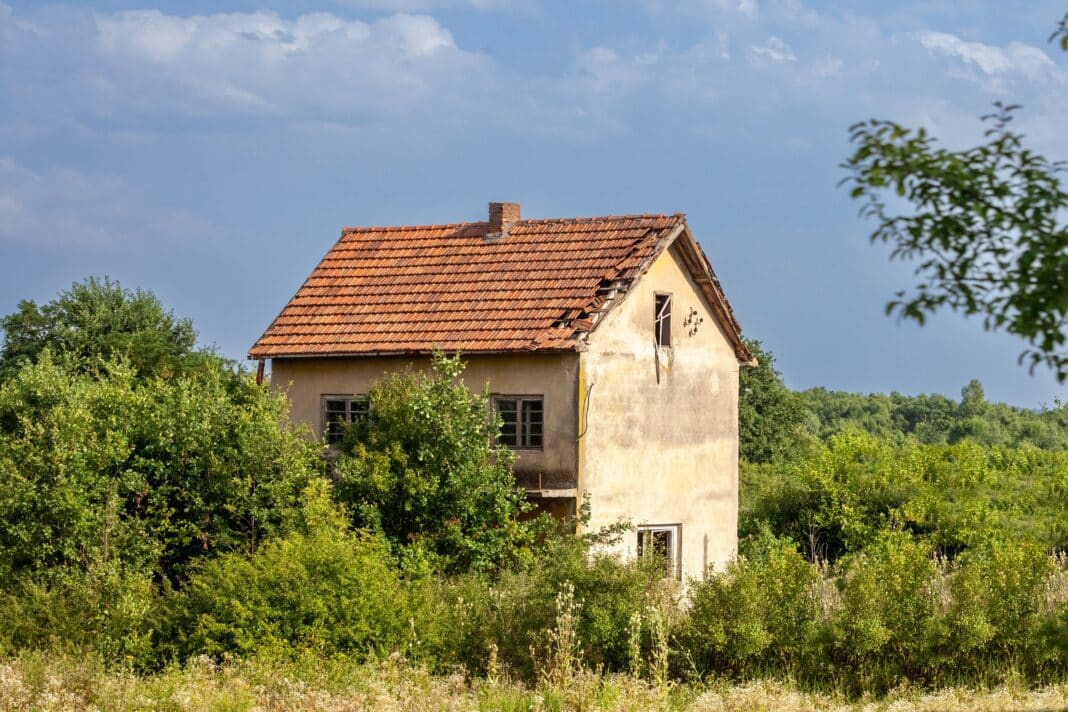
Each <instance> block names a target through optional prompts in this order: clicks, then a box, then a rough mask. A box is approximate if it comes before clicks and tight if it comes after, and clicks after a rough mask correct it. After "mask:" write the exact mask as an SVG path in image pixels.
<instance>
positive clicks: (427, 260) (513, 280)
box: [249, 214, 751, 361]
mask: <svg viewBox="0 0 1068 712" xmlns="http://www.w3.org/2000/svg"><path fill="white" fill-rule="evenodd" d="M491 232H492V229H491V227H490V225H489V223H486V222H475V223H460V224H454V225H423V226H415V227H369V228H345V229H344V230H343V231H342V234H341V239H340V240H338V242H337V243H336V244H335V245H334V246H333V247H332V248H331V249H330V251H329V252H328V253H327V254H326V256H325V257H324V258H323V259H322V261H321V262H320V263H319V265H318V266H317V267H316V268H315V270H314V271H313V272H312V273H311V275H310V276H309V277H308V279H307V280H306V281H305V282H304V284H303V285H302V286H301V288H300V289H299V290H298V291H297V293H296V295H295V296H294V297H293V298H292V299H291V300H290V302H289V304H287V305H286V307H285V308H284V309H283V310H282V312H281V314H279V315H278V317H276V318H275V320H274V322H273V323H272V324H271V325H270V327H268V329H267V331H266V332H264V334H263V336H261V337H260V339H259V340H258V341H257V342H256V344H255V345H254V346H253V347H252V349H251V350H250V351H249V358H252V359H263V358H275V357H283V356H341V355H361V354H362V355H369V354H409V353H425V352H428V351H431V350H432V349H434V348H441V349H444V350H446V351H457V350H459V351H462V352H465V353H477V352H482V353H485V352H502V351H531V350H574V349H577V348H580V347H581V344H582V342H583V339H584V337H585V335H586V334H587V333H588V332H589V331H591V330H592V329H593V328H594V327H595V325H596V323H597V321H598V320H599V318H600V316H601V315H602V314H603V313H604V312H605V311H606V310H607V308H608V307H609V306H610V303H611V301H612V299H613V297H615V296H617V295H619V294H620V293H622V292H625V291H626V289H627V287H629V285H630V284H631V283H632V282H633V281H634V280H635V279H636V278H637V277H639V276H640V275H641V274H642V273H644V271H645V269H647V268H648V266H649V264H651V262H652V260H653V259H654V258H655V257H656V256H657V255H658V254H660V252H662V251H663V250H664V249H666V247H667V246H668V244H669V243H670V242H672V241H673V240H675V239H676V238H677V237H678V236H679V235H683V236H684V237H685V239H686V242H687V243H690V245H691V248H690V250H689V251H690V252H693V250H694V249H696V252H697V254H698V255H699V259H694V260H693V261H694V263H695V264H696V263H697V262H703V263H704V265H705V266H707V260H705V259H704V255H703V254H701V253H700V248H699V247H697V243H696V242H694V241H693V239H692V237H691V236H689V231H688V229H686V226H685V217H684V216H683V215H682V214H675V215H623V216H611V217H601V218H572V219H562V220H521V221H519V222H516V223H513V224H512V225H511V226H510V227H509V228H507V233H506V235H505V236H503V237H502V238H501V239H500V240H498V241H496V242H493V241H491V240H492V237H491V239H490V240H487V234H488V233H491ZM691 269H693V268H692V267H691ZM707 275H708V277H710V280H706V287H705V288H706V291H708V293H709V294H710V295H711V296H712V297H714V298H716V299H719V300H721V302H722V309H721V310H722V312H723V316H722V317H721V319H722V320H723V321H724V326H725V331H727V332H728V334H729V336H733V338H732V339H731V340H732V341H733V342H736V343H735V350H736V351H737V352H738V354H739V358H740V359H742V360H743V361H748V360H750V359H751V356H749V355H748V350H746V349H745V347H744V344H741V342H740V338H739V337H738V325H737V322H736V321H735V320H734V317H733V315H732V314H731V312H730V307H729V305H727V303H726V299H725V298H723V297H722V291H721V290H720V289H719V284H718V282H717V281H716V280H715V276H714V275H712V273H711V269H710V268H709V269H708V270H707ZM697 281H698V283H699V284H701V280H700V279H698V280H697ZM739 347H740V350H739Z"/></svg>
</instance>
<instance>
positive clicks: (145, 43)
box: [0, 10, 491, 119]
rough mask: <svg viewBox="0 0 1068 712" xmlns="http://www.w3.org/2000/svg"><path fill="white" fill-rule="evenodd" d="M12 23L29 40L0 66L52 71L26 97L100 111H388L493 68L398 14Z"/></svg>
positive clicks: (439, 94) (154, 16)
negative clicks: (32, 29)
mask: <svg viewBox="0 0 1068 712" xmlns="http://www.w3.org/2000/svg"><path fill="white" fill-rule="evenodd" d="M9 14H10V13H9ZM13 17H15V19H16V20H18V18H17V16H13ZM71 18H73V19H71ZM10 24H11V23H10V22H9V23H8V24H7V25H4V27H7V26H8V25H10ZM23 24H25V23H23ZM11 26H13V27H15V30H13V31H14V32H19V33H20V37H21V38H22V39H24V40H26V41H25V42H21V43H18V46H17V47H16V46H12V47H9V48H4V47H0V53H3V52H4V51H5V49H6V54H7V57H6V58H4V57H0V63H7V64H8V65H9V66H12V67H14V66H18V65H22V66H38V67H41V69H39V70H38V71H40V72H42V73H43V72H45V71H48V70H51V75H50V76H49V77H48V80H49V81H46V82H40V85H41V86H39V91H37V92H36V93H35V95H34V97H33V98H34V99H36V100H38V101H41V102H42V104H48V105H51V106H58V107H63V110H68V109H69V110H71V111H74V110H82V111H84V110H89V111H90V112H91V113H94V114H97V115H106V116H118V115H122V116H129V115H130V113H131V112H133V113H148V114H153V113H163V114H167V115H179V116H182V115H184V116H213V117H214V116H220V115H225V114H230V113H238V114H259V115H267V116H275V117H282V118H293V117H296V118H314V119H321V118H327V117H330V118H339V117H342V116H349V117H357V118H359V117H367V116H374V115H386V116H388V115H393V114H396V113H399V112H406V111H410V110H411V109H412V107H413V105H414V104H415V103H417V102H420V101H434V100H440V101H444V102H446V103H448V102H450V101H453V100H454V99H455V92H450V91H449V89H450V88H454V87H456V86H457V85H459V84H462V83H467V84H470V83H472V81H473V80H474V81H475V82H476V83H477V80H478V79H479V78H480V77H484V76H485V75H486V74H487V73H488V72H489V71H490V69H491V63H490V62H489V60H488V59H487V58H486V57H485V56H483V55H480V54H477V53H473V52H467V51H464V50H462V49H460V48H459V47H457V45H456V41H455V39H454V38H453V36H452V34H451V33H450V32H449V31H448V29H446V28H445V27H443V26H442V25H440V24H439V23H438V22H437V21H436V20H435V19H434V18H432V17H429V16H426V15H411V14H404V13H399V14H394V15H390V16H387V17H384V18H381V19H379V20H377V21H374V22H361V21H356V20H347V19H343V18H340V17H338V16H336V15H333V14H330V13H310V14H305V15H301V16H299V17H296V18H294V19H287V18H283V17H281V16H280V15H278V14H277V13H275V12H273V11H260V12H251V13H223V14H216V15H193V16H177V15H169V14H166V13H163V12H160V11H159V10H131V11H123V12H116V13H108V14H91V15H85V14H84V13H83V14H81V15H76V14H75V12H74V11H70V12H69V13H68V16H67V19H66V21H65V22H60V21H55V22H54V25H53V26H51V27H49V28H48V29H49V32H50V33H51V35H52V36H51V37H50V38H49V39H48V41H47V42H46V41H38V42H34V41H33V38H32V37H30V35H29V34H28V33H27V32H25V31H24V30H22V29H19V26H18V24H17V22H16V24H15V25H11ZM56 47H63V48H64V51H63V53H62V54H58V53H56V52H55V48H56ZM5 59H6V62H5ZM42 60H43V61H42ZM2 77H3V70H2V69H0V78H2ZM16 80H17V81H19V82H20V83H23V82H22V80H21V78H16ZM49 91H51V92H52V94H50V95H49V94H48V92H49ZM79 103H80V105H79ZM72 104H73V105H75V106H74V108H69V107H70V106H71V105H72Z"/></svg>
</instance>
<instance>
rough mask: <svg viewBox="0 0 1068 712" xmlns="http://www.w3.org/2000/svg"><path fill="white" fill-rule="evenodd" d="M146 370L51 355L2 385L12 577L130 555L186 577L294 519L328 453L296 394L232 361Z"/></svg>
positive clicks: (5, 524) (4, 543) (2, 527)
mask: <svg viewBox="0 0 1068 712" xmlns="http://www.w3.org/2000/svg"><path fill="white" fill-rule="evenodd" d="M135 376H136V374H135V373H134V371H133V370H132V369H131V368H129V367H127V366H126V365H124V364H121V363H109V364H106V365H105V366H104V367H103V368H102V370H100V371H97V372H94V373H91V374H86V373H81V372H78V371H71V370H68V369H67V368H66V367H64V366H61V365H59V364H57V363H56V362H54V361H53V360H52V358H51V357H50V355H49V354H48V352H47V351H46V352H44V353H43V354H42V355H41V356H40V357H39V358H38V361H37V363H35V364H32V365H28V366H26V367H24V368H22V369H21V370H20V371H18V372H17V373H15V374H14V375H13V376H12V377H11V378H10V379H9V380H7V381H5V382H3V383H2V384H0V492H2V493H3V494H2V495H0V577H4V576H8V575H10V576H16V575H21V574H22V573H27V572H28V573H33V572H36V571H44V570H46V569H50V568H53V567H74V568H81V569H85V570H88V569H90V568H92V567H93V566H95V565H98V564H99V565H104V564H107V563H108V562H110V561H112V560H113V559H116V560H119V561H121V562H122V564H123V565H124V566H126V567H127V568H129V569H131V570H137V571H142V572H145V573H150V574H155V575H162V576H165V577H168V578H171V579H172V580H177V579H179V578H180V577H181V576H182V575H183V572H184V569H185V567H186V566H187V564H188V563H189V562H190V561H192V560H194V559H196V558H199V557H202V556H204V555H212V554H214V553H216V552H226V551H246V552H250V551H254V550H255V549H256V547H257V546H258V545H259V542H260V541H261V540H262V539H263V538H264V537H265V536H269V535H271V534H273V533H276V532H280V531H284V530H285V529H286V528H287V526H288V525H289V523H290V522H291V521H292V518H293V517H294V516H295V512H296V511H297V503H298V498H299V493H300V490H301V488H302V487H303V486H304V485H305V484H306V483H307V482H308V480H309V478H311V477H313V476H314V475H315V474H316V472H317V468H318V467H319V461H318V458H317V456H316V452H315V448H314V447H313V446H312V445H311V444H310V443H309V442H308V441H306V440H305V439H304V438H303V437H302V435H301V433H300V432H299V431H298V430H296V429H294V428H293V426H291V425H290V424H289V422H288V417H287V408H288V405H287V402H286V400H285V398H284V397H283V396H281V395H278V394H275V393H272V392H271V391H269V390H268V389H265V388H261V387H258V386H256V385H255V384H253V383H252V382H251V381H250V380H249V379H247V378H244V379H236V380H235V377H234V375H233V374H232V373H229V372H226V371H224V370H220V369H211V370H204V371H197V372H194V373H190V374H188V375H184V376H180V377H174V378H148V379H145V380H139V379H138V378H136V377H135Z"/></svg>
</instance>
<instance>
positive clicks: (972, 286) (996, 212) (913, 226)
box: [843, 104, 1068, 382]
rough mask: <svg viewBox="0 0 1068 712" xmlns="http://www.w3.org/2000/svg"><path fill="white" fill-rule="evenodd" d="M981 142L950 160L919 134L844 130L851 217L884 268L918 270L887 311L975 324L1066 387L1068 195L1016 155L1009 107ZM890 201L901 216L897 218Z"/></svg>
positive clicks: (1018, 147)
mask: <svg viewBox="0 0 1068 712" xmlns="http://www.w3.org/2000/svg"><path fill="white" fill-rule="evenodd" d="M997 108H998V111H997V113H995V114H993V115H991V116H989V117H986V118H987V119H989V120H992V121H993V124H992V126H991V127H990V128H989V129H988V130H987V132H986V139H987V140H986V141H985V142H984V143H981V144H979V145H978V146H975V147H972V148H967V149H963V150H960V151H951V150H948V149H945V148H940V147H938V146H936V144H935V140H934V138H932V137H931V136H929V135H928V134H927V132H926V131H925V130H924V129H922V128H921V129H918V130H916V131H913V130H910V129H907V128H905V127H903V126H901V125H900V124H897V123H894V122H892V121H882V120H878V119H872V120H870V121H867V122H864V123H858V124H855V125H854V126H853V127H852V128H851V130H850V134H851V139H852V141H853V143H854V144H855V145H856V150H855V151H854V153H853V155H852V156H851V157H850V158H849V159H848V160H847V161H846V162H845V163H844V164H843V167H844V168H846V169H847V170H848V171H849V176H848V177H847V178H846V179H845V182H846V183H847V184H848V185H849V186H851V193H850V194H851V196H852V197H853V198H856V199H859V200H863V201H865V205H864V207H863V208H862V209H861V214H862V215H864V216H865V217H870V218H874V219H875V220H876V221H877V222H878V225H877V227H876V228H875V231H874V232H872V234H871V240H872V241H873V242H877V241H878V242H886V243H890V244H891V245H892V246H893V250H892V252H891V258H892V259H901V260H918V261H919V264H918V265H917V267H916V271H915V273H916V275H917V276H918V277H920V282H919V283H918V284H917V285H916V286H915V288H914V289H913V291H912V293H906V291H905V290H902V291H900V292H898V294H897V299H895V300H894V301H891V302H890V303H889V304H887V313H888V314H889V313H897V314H898V315H899V316H900V317H903V318H906V319H912V320H915V321H917V322H919V323H920V324H923V323H924V321H925V320H926V318H927V316H928V315H929V314H932V313H934V312H936V311H938V310H939V309H941V308H943V307H946V308H949V309H951V310H954V311H958V312H961V313H963V314H965V315H969V316H971V315H978V316H981V317H982V318H983V324H984V326H985V328H987V329H1004V330H1006V331H1008V332H1009V333H1011V334H1015V335H1017V336H1019V337H1021V338H1023V339H1025V340H1026V341H1027V342H1028V343H1029V344H1030V347H1029V348H1028V349H1027V350H1025V351H1024V352H1023V353H1022V354H1021V356H1020V359H1021V361H1023V360H1029V361H1030V363H1031V368H1032V370H1033V369H1034V367H1035V366H1037V365H1039V364H1043V363H1044V364H1046V365H1048V366H1049V367H1050V368H1052V369H1053V370H1054V371H1055V373H1056V375H1057V379H1058V380H1059V381H1062V382H1063V381H1064V380H1065V379H1066V378H1068V350H1066V349H1065V344H1066V339H1068V337H1066V332H1068V224H1066V223H1065V222H1064V220H1063V211H1064V210H1065V209H1066V208H1068V193H1066V192H1065V191H1064V190H1063V189H1062V188H1061V185H1060V182H1059V181H1058V179H1057V173H1058V172H1060V171H1061V170H1063V168H1064V166H1063V164H1060V163H1054V162H1052V161H1049V160H1048V159H1046V158H1045V157H1043V156H1041V155H1039V154H1038V153H1035V152H1034V151H1032V150H1030V149H1028V148H1026V147H1024V145H1023V137H1022V136H1021V135H1020V134H1018V133H1015V132H1013V131H1012V130H1011V128H1010V122H1011V121H1012V118H1013V114H1012V112H1013V110H1014V109H1015V108H1017V107H1014V106H1004V105H1001V104H998V105H997ZM887 191H894V192H896V195H897V196H899V197H901V198H904V199H905V201H907V203H908V205H909V206H910V208H911V209H910V210H908V211H907V212H904V213H900V212H898V203H896V202H895V203H892V204H891V203H888V202H887V201H886V199H885V198H884V193H886V192H887Z"/></svg>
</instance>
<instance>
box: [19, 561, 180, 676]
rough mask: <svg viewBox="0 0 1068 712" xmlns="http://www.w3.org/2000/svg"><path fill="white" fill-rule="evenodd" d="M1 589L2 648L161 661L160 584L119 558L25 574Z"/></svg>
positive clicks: (118, 662) (116, 661)
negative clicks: (86, 566) (158, 649)
mask: <svg viewBox="0 0 1068 712" xmlns="http://www.w3.org/2000/svg"><path fill="white" fill-rule="evenodd" d="M6 583H7V585H6V586H4V588H3V589H2V590H0V651H2V652H4V653H5V654H13V653H15V652H16V651H19V650H60V651H63V650H69V651H72V652H87V651H96V652H97V653H99V654H100V655H101V657H102V658H103V659H105V660H107V661H108V662H109V664H111V665H114V666H119V667H138V668H142V667H148V666H151V665H152V664H153V662H154V660H155V648H154V646H155V643H156V640H155V635H156V632H157V630H156V621H157V619H158V615H159V613H160V608H159V602H160V599H159V596H158V594H157V588H156V586H155V585H154V584H153V583H152V581H151V579H150V578H149V577H148V576H145V575H144V574H140V573H137V572H130V571H127V570H124V568H123V567H121V566H120V565H119V564H118V563H117V562H111V563H110V564H108V565H105V566H99V567H96V568H94V569H92V570H91V571H82V570H79V569H74V568H71V569H56V570H52V571H48V572H42V573H37V574H34V575H28V574H26V575H23V576H21V577H19V578H18V579H16V580H13V581H8V582H6Z"/></svg>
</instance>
